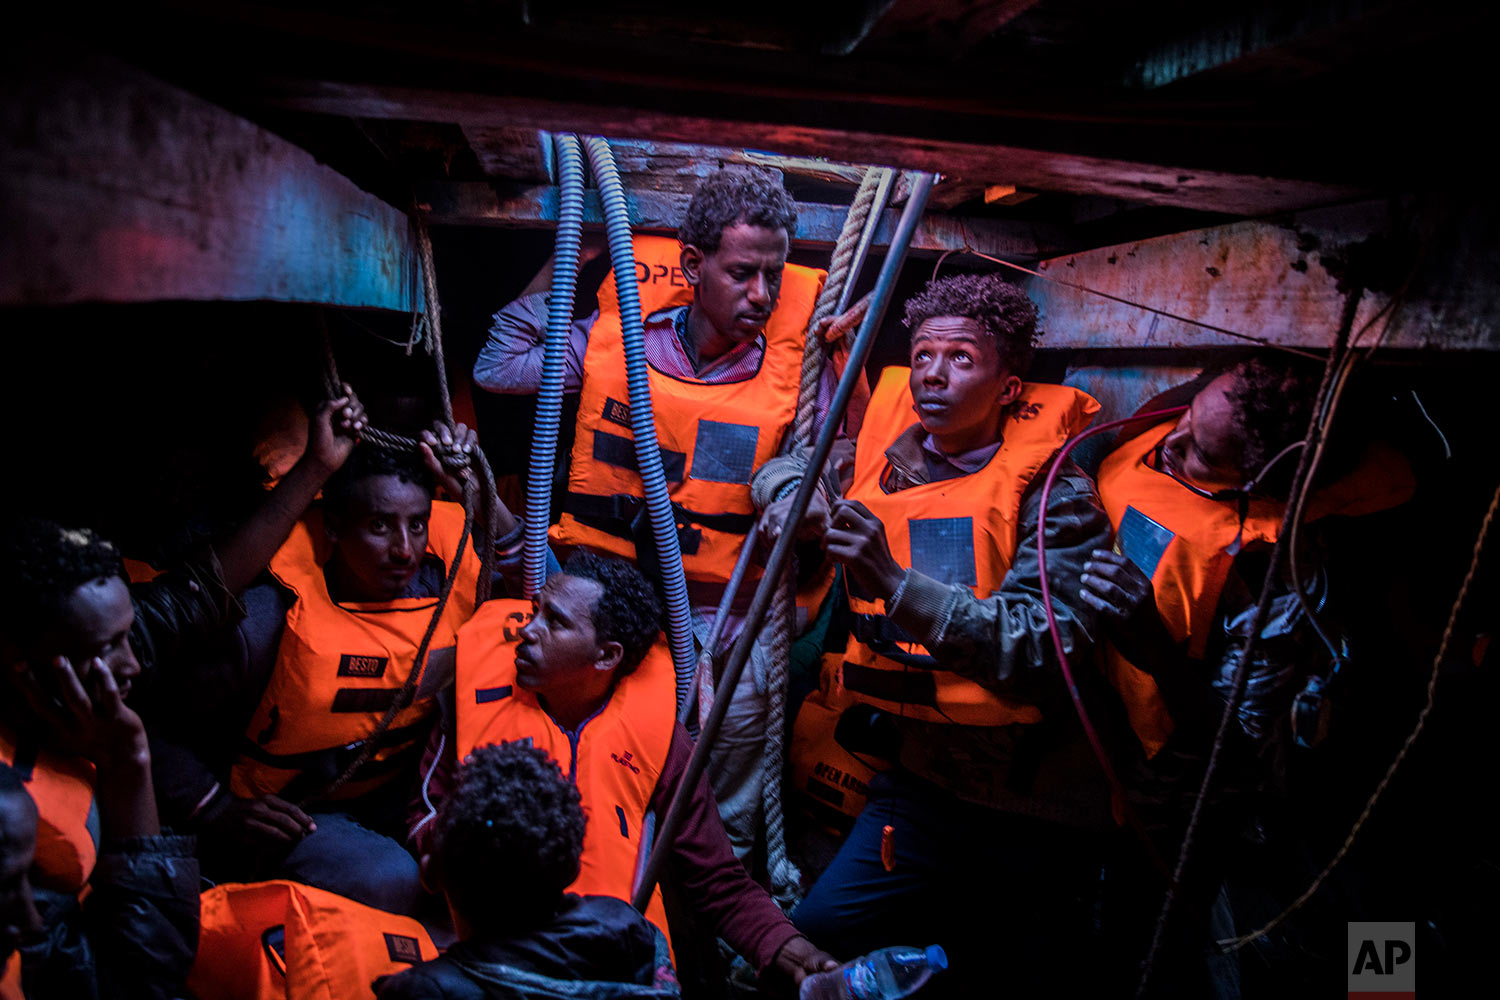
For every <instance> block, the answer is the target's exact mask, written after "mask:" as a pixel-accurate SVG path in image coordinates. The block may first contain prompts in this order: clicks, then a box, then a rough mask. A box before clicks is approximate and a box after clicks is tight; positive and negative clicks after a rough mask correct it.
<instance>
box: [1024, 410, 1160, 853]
mask: <svg viewBox="0 0 1500 1000" xmlns="http://www.w3.org/2000/svg"><path fill="white" fill-rule="evenodd" d="M1186 409H1187V407H1186V406H1174V407H1169V408H1168V409H1165V410H1150V411H1148V412H1146V413H1137V414H1136V415H1135V416H1133V417H1126V418H1125V419H1123V420H1111V421H1109V422H1107V423H1103V424H1100V425H1099V426H1098V427H1090V428H1089V429H1088V430H1086V431H1083V432H1082V433H1081V434H1075V435H1073V437H1071V438H1069V439H1068V440H1067V442H1066V443H1065V444H1064V445H1063V446H1062V448H1061V449H1059V450H1058V452H1057V458H1056V459H1055V460H1054V461H1053V463H1052V468H1051V469H1048V470H1047V478H1046V480H1045V481H1043V483H1042V518H1041V520H1040V522H1039V523H1038V524H1037V528H1036V561H1037V571H1038V572H1039V573H1040V574H1041V577H1042V608H1043V609H1044V610H1045V611H1046V612H1047V630H1048V631H1049V632H1051V633H1052V648H1053V649H1055V650H1056V651H1057V664H1058V666H1060V667H1061V668H1062V675H1063V680H1064V681H1066V682H1067V685H1068V697H1070V698H1072V699H1073V708H1074V710H1076V711H1077V712H1078V721H1079V722H1081V723H1083V732H1084V735H1086V736H1087V737H1088V738H1089V746H1090V747H1091V748H1092V749H1093V751H1094V756H1095V757H1097V758H1099V766H1100V767H1102V768H1104V777H1105V779H1106V780H1107V781H1108V782H1109V787H1110V790H1111V791H1112V792H1113V793H1114V796H1115V801H1117V802H1119V803H1120V809H1121V811H1122V812H1124V814H1125V822H1126V823H1127V824H1129V826H1130V828H1131V829H1132V830H1134V831H1135V833H1136V836H1138V837H1139V838H1140V839H1141V843H1142V844H1143V845H1144V846H1145V848H1146V853H1147V854H1149V855H1150V857H1151V863H1152V864H1153V865H1154V866H1155V867H1156V870H1157V871H1158V872H1160V873H1161V875H1162V877H1163V878H1164V879H1166V880H1167V881H1168V882H1171V881H1172V870H1171V869H1170V868H1168V867H1167V864H1166V862H1165V861H1163V860H1162V857H1161V855H1160V854H1158V853H1157V851H1156V845H1155V844H1153V843H1152V842H1151V838H1150V836H1148V835H1147V833H1146V828H1145V827H1144V826H1142V825H1141V819H1140V817H1139V816H1137V815H1136V814H1135V810H1134V809H1132V808H1131V807H1130V800H1129V799H1127V798H1126V797H1125V786H1124V785H1122V784H1121V783H1120V777H1119V775H1117V774H1116V773H1115V767H1114V764H1113V763H1111V762H1110V759H1109V754H1108V753H1107V752H1106V751H1105V749H1104V743H1103V741H1102V740H1100V739H1099V732H1098V730H1096V729H1095V728H1094V722H1093V720H1092V719H1090V718H1089V713H1088V710H1087V709H1086V708H1084V707H1083V698H1082V696H1080V695H1079V693H1078V684H1077V683H1076V682H1075V681H1074V680H1073V669H1072V667H1070V666H1069V665H1068V654H1067V653H1066V652H1064V650H1063V641H1062V633H1061V632H1059V631H1058V629H1057V616H1056V615H1054V614H1053V613H1052V588H1051V587H1049V586H1048V585H1047V517H1046V511H1047V501H1048V499H1049V498H1050V496H1051V494H1052V484H1053V483H1054V482H1056V481H1057V473H1058V470H1059V469H1061V468H1062V466H1063V462H1065V461H1067V458H1068V453H1069V452H1071V451H1072V450H1073V449H1074V448H1075V447H1076V446H1077V445H1078V444H1080V443H1081V442H1083V441H1086V440H1088V439H1089V438H1091V437H1093V436H1094V435H1095V434H1102V433H1103V432H1105V431H1107V430H1113V429H1114V428H1116V427H1123V426H1124V425H1125V424H1133V423H1138V422H1140V421H1142V420H1151V419H1159V418H1161V417H1170V416H1173V415H1175V414H1178V413H1182V412H1183V411H1185V410H1186Z"/></svg>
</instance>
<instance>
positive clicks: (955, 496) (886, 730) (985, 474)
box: [793, 275, 1109, 995]
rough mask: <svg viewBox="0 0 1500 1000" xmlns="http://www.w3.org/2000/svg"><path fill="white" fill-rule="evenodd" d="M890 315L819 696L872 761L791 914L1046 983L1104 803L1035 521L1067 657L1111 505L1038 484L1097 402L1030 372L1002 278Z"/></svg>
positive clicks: (1084, 489)
mask: <svg viewBox="0 0 1500 1000" xmlns="http://www.w3.org/2000/svg"><path fill="white" fill-rule="evenodd" d="M906 323H907V326H908V327H910V329H911V331H912V333H911V348H910V359H911V363H910V367H891V368H887V369H886V370H885V371H884V372H883V373H882V374H881V377H880V380H879V383H878V385H877V386H876V388H875V390H874V393H873V395H872V397H871V400H870V404H869V408H868V410H867V411H866V415H865V419H864V423H863V426H862V427H861V429H860V433H859V439H858V442H857V445H856V449H855V460H854V469H853V474H852V478H851V479H849V480H848V481H846V482H845V483H844V484H843V497H842V498H841V499H839V500H837V501H835V502H834V503H833V505H832V508H831V510H830V512H829V519H830V527H829V529H828V531H827V533H826V535H825V541H824V545H825V548H826V550H827V552H828V554H829V556H830V557H831V558H832V559H833V560H834V561H835V562H837V563H839V564H841V565H842V566H843V569H844V573H845V579H846V581H847V585H848V595H849V604H850V609H851V611H852V612H853V621H852V626H851V634H850V636H849V639H848V643H847V646H846V648H845V651H844V656H843V658H842V662H841V663H840V664H838V665H837V667H836V669H830V670H829V676H827V677H826V678H825V697H826V698H827V699H828V702H829V706H830V708H831V709H832V710H833V711H835V712H839V713H842V718H841V724H840V726H839V729H838V731H837V733H838V737H839V738H840V741H841V742H842V743H844V745H845V748H846V749H848V750H850V751H853V752H855V753H856V754H858V755H861V756H863V757H864V759H866V760H870V756H869V755H871V754H876V755H878V756H881V757H883V758H884V759H885V764H884V767H885V769H884V770H882V771H881V772H880V773H878V774H876V775H875V776H874V778H873V779H872V780H871V781H870V783H869V797H868V801H867V802H866V804H865V806H864V809H863V810H862V811H861V812H860V814H859V816H858V817H857V818H856V820H855V823H854V828H853V830H852V832H851V833H850V835H849V837H848V839H847V840H846V841H845V842H844V844H843V846H842V847H841V849H840V850H839V853H838V855H837V857H836V858H835V859H834V861H833V863H832V864H831V865H830V866H829V868H828V869H827V870H826V871H825V872H824V874H823V875H822V877H821V878H820V879H819V880H818V882H817V884H816V885H814V886H813V888H812V890H811V891H810V892H809V894H808V896H807V899H806V900H805V901H804V902H803V903H802V905H801V906H800V907H799V908H798V909H797V910H796V912H795V913H794V914H793V918H794V921H795V923H796V924H797V926H798V927H799V928H801V929H802V930H804V931H805V932H807V934H808V935H809V936H810V937H812V938H813V939H814V940H817V941H819V942H820V943H823V944H824V945H825V947H828V948H829V949H830V950H831V951H833V953H834V954H835V955H837V956H839V957H840V958H846V959H847V958H850V957H853V956H854V955H857V954H860V953H862V952H866V951H869V950H870V949H872V948H877V947H880V946H882V945H888V944H896V943H902V942H912V941H917V940H920V941H923V942H926V941H932V940H936V941H937V942H938V943H940V944H942V945H944V947H946V948H948V949H949V954H950V955H951V956H953V965H952V969H953V972H952V973H950V974H949V976H947V977H945V978H946V979H947V980H948V982H947V983H946V984H941V985H939V986H938V988H940V989H941V988H951V989H953V990H954V991H955V994H956V995H979V993H981V992H985V991H992V990H993V989H994V980H993V979H986V978H985V977H988V976H992V975H994V974H995V973H997V972H999V971H1000V970H1003V975H1004V981H1005V982H1006V983H1007V985H1014V986H1016V987H1017V988H1018V989H1019V991H1020V992H1022V993H1030V992H1032V991H1034V990H1037V989H1040V988H1042V987H1043V985H1044V984H1045V986H1046V988H1048V989H1049V990H1052V989H1055V988H1056V986H1057V985H1058V983H1059V978H1058V977H1059V968H1058V967H1057V965H1056V963H1055V962H1054V959H1056V958H1057V956H1058V948H1059V947H1060V945H1059V942H1061V941H1064V940H1067V941H1069V942H1074V943H1076V942H1077V941H1078V940H1081V939H1082V931H1083V930H1084V928H1085V926H1086V924H1085V920H1084V917H1085V911H1084V910H1083V909H1082V908H1081V907H1079V906H1077V905H1076V904H1075V902H1074V900H1075V898H1076V895H1077V894H1078V893H1081V892H1082V891H1085V890H1086V888H1087V885H1088V882H1089V880H1090V878H1091V877H1097V867H1096V866H1095V863H1096V861H1097V853H1096V851H1095V845H1094V841H1095V837H1096V833H1097V831H1100V830H1102V829H1103V828H1105V826H1106V824H1107V822H1108V803H1107V797H1106V796H1105V795H1104V794H1102V789H1101V785H1102V780H1101V778H1100V775H1099V768H1098V765H1097V764H1096V763H1095V762H1094V761H1093V759H1092V758H1091V756H1090V754H1089V751H1088V748H1087V745H1086V743H1085V741H1084V740H1083V737H1082V732H1081V729H1080V727H1079V726H1078V723H1077V720H1076V718H1075V717H1074V712H1073V709H1072V707H1071V705H1070V703H1069V698H1068V695H1067V693H1066V688H1065V686H1064V684H1063V681H1062V677H1061V674H1060V671H1059V669H1058V664H1057V659H1056V656H1055V654H1054V652H1053V648H1052V643H1051V640H1050V638H1049V636H1048V631H1047V620H1046V616H1045V613H1044V611H1043V608H1042V602H1041V594H1040V580H1039V574H1038V565H1037V546H1036V537H1037V530H1038V527H1039V526H1040V525H1043V524H1044V525H1045V526H1046V533H1047V539H1048V542H1047V572H1048V579H1049V582H1050V584H1051V587H1052V604H1053V610H1054V612H1055V613H1056V618H1057V624H1058V627H1059V628H1060V630H1061V632H1062V637H1063V644H1064V647H1065V648H1066V649H1067V651H1068V652H1069V654H1070V655H1071V656H1072V657H1074V658H1076V662H1078V663H1080V664H1083V663H1085V662H1086V658H1087V655H1088V650H1089V648H1090V646H1091V644H1092V631H1093V609H1092V608H1090V607H1088V606H1087V605H1085V604H1082V603H1081V602H1078V601H1077V600H1076V595H1077V592H1078V583H1077V581H1078V576H1079V574H1080V573H1081V571H1082V566H1083V562H1084V560H1085V558H1086V557H1087V554H1088V553H1089V552H1091V551H1093V550H1094V549H1096V548H1099V547H1100V546H1102V545H1103V544H1104V543H1105V542H1106V541H1107V539H1108V536H1109V522H1108V520H1107V519H1106V518H1105V516H1104V512H1103V510H1102V509H1101V508H1100V506H1099V502H1098V499H1097V498H1096V496H1095V493H1094V487H1093V483H1092V482H1091V481H1090V480H1089V478H1088V477H1087V476H1086V475H1084V474H1083V473H1082V472H1081V471H1080V470H1078V469H1077V468H1076V467H1073V466H1072V465H1067V466H1065V467H1064V468H1063V469H1061V470H1060V471H1059V475H1058V478H1057V480H1056V482H1055V484H1054V486H1053V490H1052V493H1051V495H1050V498H1049V500H1048V504H1047V507H1046V509H1043V507H1042V503H1041V486H1042V482H1043V480H1044V479H1045V477H1046V473H1047V470H1048V468H1049V467H1050V466H1051V464H1052V461H1053V459H1054V456H1055V454H1056V451H1057V449H1058V448H1059V447H1060V446H1061V445H1062V444H1063V442H1064V441H1066V440H1067V438H1068V437H1069V436H1070V435H1072V434H1073V433H1075V432H1077V431H1078V430H1080V429H1082V428H1083V427H1085V426H1086V425H1087V424H1088V423H1089V421H1090V420H1091V419H1092V417H1093V414H1094V413H1095V412H1096V411H1097V409H1098V404H1097V403H1095V402H1094V400H1093V399H1091V398H1089V397H1088V396H1087V395H1085V394H1083V393H1081V392H1079V391H1077V390H1075V389H1072V388H1068V387H1066V386H1059V385H1045V384H1037V383H1029V382H1023V381H1022V377H1023V376H1024V375H1025V374H1026V371H1027V369H1028V368H1029V367H1030V365H1031V360H1032V356H1033V353H1034V347H1033V344H1034V340H1035V338H1036V336H1037V329H1036V323H1037V313H1036V307H1035V306H1034V305H1032V303H1031V302H1030V301H1029V300H1028V299H1027V297H1026V295H1025V293H1024V292H1022V291H1021V290H1020V289H1019V288H1016V287H1015V286H1013V285H1009V284H1007V283H1005V282H1004V281H1003V280H1001V279H1000V278H999V277H998V276H996V275H961V276H955V277H948V278H943V279H940V280H937V281H934V282H932V283H930V284H929V285H928V286H927V287H926V288H925V289H923V291H922V292H921V293H919V294H918V295H917V296H915V297H914V298H913V299H911V300H910V301H909V302H908V303H907V306H906ZM1087 672H1088V671H1087V669H1086V668H1084V669H1080V670H1078V671H1077V673H1078V674H1081V675H1085V678H1086V674H1087ZM860 731H863V732H864V733H865V738H860V736H859V733H860ZM872 736H875V737H878V738H871V737H872ZM976 907H979V908H980V909H981V912H982V913H983V917H982V919H980V920H978V921H976V920H975V919H974V918H973V913H974V910H975V908H976ZM1075 959H1076V955H1075ZM1077 968H1079V963H1077V962H1076V960H1075V961H1074V962H1072V963H1064V967H1063V973H1064V974H1066V972H1067V970H1068V969H1077ZM964 970H968V972H967V973H965V971H964ZM969 977H974V978H969Z"/></svg>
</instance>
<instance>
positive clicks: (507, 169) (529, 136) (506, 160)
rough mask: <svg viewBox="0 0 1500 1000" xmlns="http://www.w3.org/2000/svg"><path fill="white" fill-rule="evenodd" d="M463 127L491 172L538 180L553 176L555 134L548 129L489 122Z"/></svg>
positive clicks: (477, 153)
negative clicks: (548, 131)
mask: <svg viewBox="0 0 1500 1000" xmlns="http://www.w3.org/2000/svg"><path fill="white" fill-rule="evenodd" d="M463 131H464V138H465V139H467V140H468V142H469V148H470V149H472V150H474V155H475V156H476V157H478V158H479V166H480V167H482V168H483V169H484V172H485V173H486V174H488V175H489V176H491V177H509V178H511V179H513V180H518V181H533V182H535V183H538V184H545V183H547V182H548V181H551V180H552V137H551V136H549V135H548V134H547V133H546V132H542V131H539V130H537V129H534V128H509V127H500V128H496V127H493V126H487V125H470V126H468V127H467V128H465V129H464V130H463Z"/></svg>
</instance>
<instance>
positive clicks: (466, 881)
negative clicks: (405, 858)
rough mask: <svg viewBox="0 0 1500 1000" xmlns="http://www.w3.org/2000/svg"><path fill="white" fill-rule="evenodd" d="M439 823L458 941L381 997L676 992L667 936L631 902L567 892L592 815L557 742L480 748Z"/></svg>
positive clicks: (436, 877)
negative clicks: (557, 989) (563, 989)
mask: <svg viewBox="0 0 1500 1000" xmlns="http://www.w3.org/2000/svg"><path fill="white" fill-rule="evenodd" d="M434 826H435V829H434V831H433V838H432V853H431V854H430V855H429V856H428V858H427V879H428V881H429V882H430V883H431V884H433V885H436V886H438V887H439V888H441V890H442V892H443V894H444V896H445V897H446V898H447V901H448V909H449V911H450V913H451V914H452V917H453V926H454V929H455V931H456V932H457V934H458V939H459V940H458V943H457V944H455V945H454V946H452V947H451V948H449V949H448V950H447V952H446V953H445V954H444V955H443V956H442V957H441V958H438V959H435V960H433V961H430V962H424V963H422V964H421V965H418V966H415V967H414V968H412V969H409V970H407V971H406V972H402V973H400V974H398V975H394V976H390V977H388V978H386V979H384V980H382V981H379V982H377V984H376V993H377V995H378V996H379V997H380V998H381V1000H482V998H483V997H487V996H496V995H499V994H500V992H502V987H503V993H504V995H506V996H527V995H529V988H534V987H541V989H537V992H538V993H539V994H540V995H546V996H551V995H553V994H551V993H547V992H545V987H547V986H549V985H552V984H553V982H554V981H556V980H564V981H569V982H580V981H581V982H586V983H588V984H589V985H588V992H587V994H586V995H589V996H600V997H603V996H619V997H625V996H633V997H649V996H675V995H676V992H677V991H676V988H675V987H676V983H675V980H673V979H671V978H670V975H671V966H670V962H669V961H668V960H667V957H666V950H665V942H662V943H661V944H660V945H659V944H658V941H659V940H660V938H661V936H660V934H658V933H657V932H656V931H655V930H654V929H653V928H652V926H651V925H650V924H649V923H647V922H646V920H645V919H644V918H643V917H642V916H641V915H640V914H639V913H637V912H636V911H635V910H634V909H633V908H632V907H631V906H630V904H629V903H627V902H625V901H624V900H621V899H616V898H615V897H613V896H592V895H587V896H579V895H575V894H573V893H570V892H568V891H567V889H568V887H569V886H570V885H572V884H573V883H574V882H575V881H576V880H577V879H578V873H579V863H580V859H581V857H582V855H583V845H584V831H585V821H584V813H583V807H582V805H581V803H580V799H579V794H578V787H577V786H576V785H574V784H573V783H572V782H570V781H568V779H567V778H566V777H565V776H564V775H563V773H562V771H561V770H560V769H559V767H558V765H557V762H556V761H554V760H552V759H551V758H550V757H548V756H547V753H546V751H544V750H541V749H538V748H536V747H532V746H529V745H527V744H525V743H502V744H499V745H492V746H484V747H480V748H478V749H476V750H475V751H474V752H473V753H471V754H470V755H469V756H468V758H467V759H466V760H465V761H464V764H463V767H462V769H461V770H460V771H459V773H458V784H457V785H456V786H455V787H454V789H453V791H452V793H451V794H450V795H449V796H448V798H447V799H446V801H444V803H443V808H442V811H441V812H440V813H439V814H438V817H437V819H436V821H435V822H434ZM604 984H612V985H604ZM616 984H617V985H616ZM573 988H574V989H582V987H573Z"/></svg>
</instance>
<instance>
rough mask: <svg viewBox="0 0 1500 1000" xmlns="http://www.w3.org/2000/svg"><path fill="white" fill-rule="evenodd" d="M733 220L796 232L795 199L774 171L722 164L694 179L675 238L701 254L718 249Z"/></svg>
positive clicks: (789, 237)
mask: <svg viewBox="0 0 1500 1000" xmlns="http://www.w3.org/2000/svg"><path fill="white" fill-rule="evenodd" d="M737 222H743V223H745V224H746V225H749V226H762V227H764V228H766V229H784V230H786V238H787V240H788V241H790V240H791V239H792V238H793V237H794V236H796V235H797V203H796V202H794V201H792V196H791V195H789V194H787V192H786V188H784V187H782V186H781V181H780V180H779V179H778V178H777V177H776V175H775V174H773V173H771V172H769V171H766V170H761V169H759V168H756V167H725V168H724V169H723V170H720V171H718V172H717V173H713V174H709V175H708V176H707V177H705V178H703V180H702V181H700V182H699V183H698V190H697V191H695V192H693V200H692V201H691V202H689V203H688V208H687V214H686V215H684V216H683V217H682V225H680V226H678V227H677V239H678V240H679V241H681V243H682V244H683V246H694V247H697V248H698V249H699V250H701V251H703V252H704V253H705V254H711V253H714V252H715V251H716V250H718V249H719V241H720V239H721V238H722V237H723V235H724V230H725V229H728V228H729V227H730V226H733V225H734V224H735V223H737Z"/></svg>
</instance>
